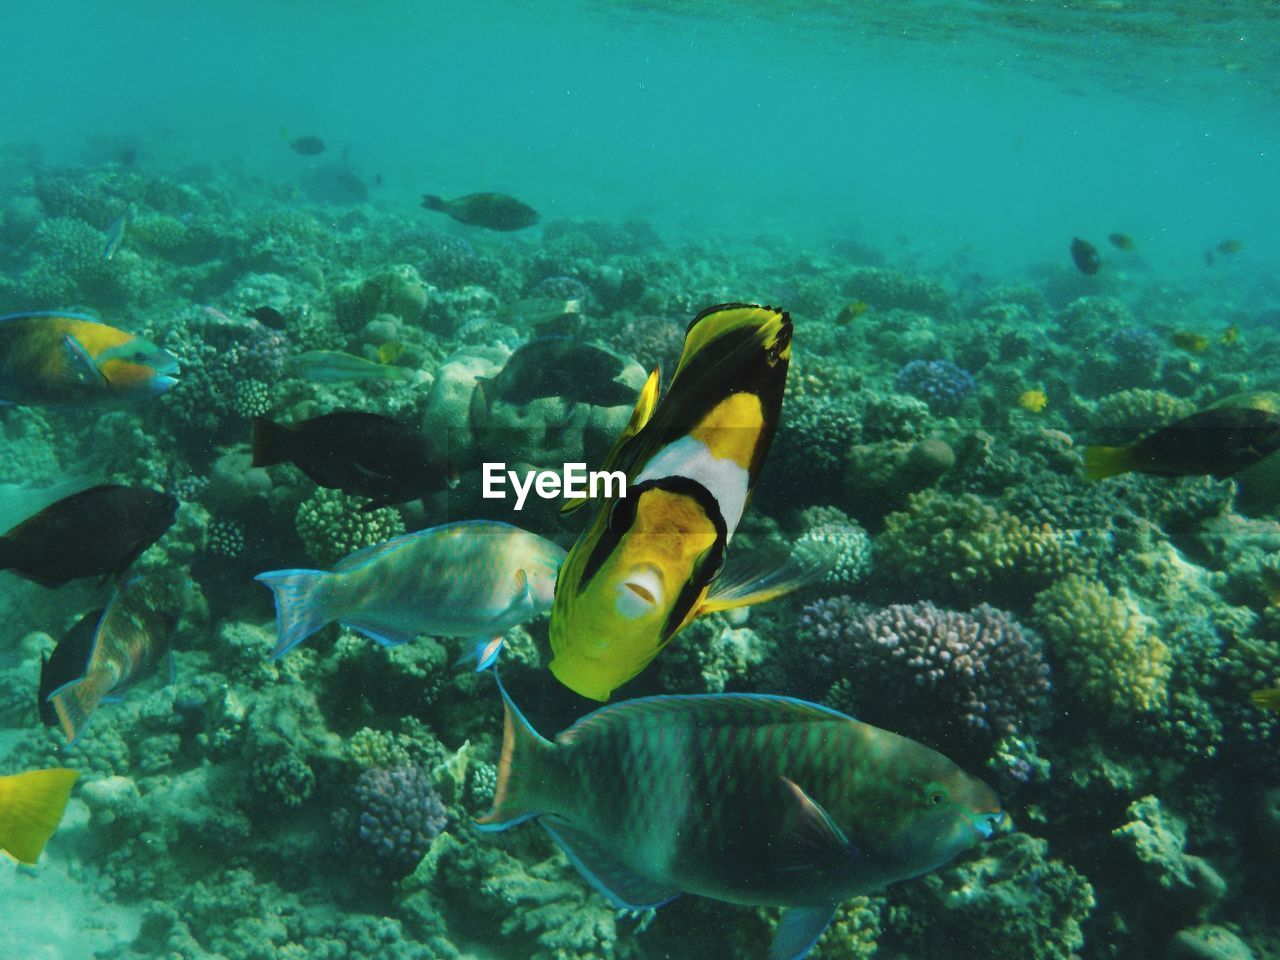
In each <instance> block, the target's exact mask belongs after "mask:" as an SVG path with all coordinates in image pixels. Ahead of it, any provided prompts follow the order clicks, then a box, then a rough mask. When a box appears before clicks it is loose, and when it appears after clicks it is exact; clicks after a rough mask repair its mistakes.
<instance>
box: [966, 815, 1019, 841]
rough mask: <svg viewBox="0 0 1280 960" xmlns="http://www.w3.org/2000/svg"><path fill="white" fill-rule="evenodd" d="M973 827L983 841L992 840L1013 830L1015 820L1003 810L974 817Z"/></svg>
mask: <svg viewBox="0 0 1280 960" xmlns="http://www.w3.org/2000/svg"><path fill="white" fill-rule="evenodd" d="M973 827H974V829H975V830H977V831H978V835H979V836H981V837H982V839H983V840H990V839H991V838H992V837H994V836H995V835H996V834H997V833H1008V832H1009V831H1011V830H1013V818H1012V817H1011V816H1009V814H1007V813H1005V812H1004V811H1003V810H998V811H996V812H995V813H978V814H975V815H974V816H973Z"/></svg>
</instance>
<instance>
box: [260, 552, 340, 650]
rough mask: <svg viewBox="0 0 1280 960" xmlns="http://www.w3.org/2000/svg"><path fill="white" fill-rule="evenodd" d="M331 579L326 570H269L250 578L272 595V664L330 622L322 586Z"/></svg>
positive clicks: (331, 620)
mask: <svg viewBox="0 0 1280 960" xmlns="http://www.w3.org/2000/svg"><path fill="white" fill-rule="evenodd" d="M330 576H332V574H330V573H329V572H328V571H325V570H270V571H268V572H266V573H260V574H258V575H257V576H256V577H254V578H253V579H255V580H257V581H258V582H259V583H265V584H266V585H267V586H268V587H270V588H271V592H272V593H273V594H275V601H276V645H275V649H273V650H272V651H271V659H272V660H276V659H278V658H280V657H282V656H284V655H285V654H286V653H288V652H289V651H290V650H292V649H293V648H294V647H296V646H297V645H298V644H300V643H301V642H302V641H303V640H305V639H307V637H309V636H311V635H312V634H313V633H315V632H316V631H317V630H320V629H321V628H323V627H325V626H328V625H329V624H330V623H332V622H333V620H334V618H333V616H331V615H330V613H329V611H328V610H327V609H326V606H325V602H324V599H325V594H324V585H325V582H326V580H327V579H328V578H329V577H330Z"/></svg>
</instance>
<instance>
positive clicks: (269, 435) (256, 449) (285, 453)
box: [253, 417, 293, 467]
mask: <svg viewBox="0 0 1280 960" xmlns="http://www.w3.org/2000/svg"><path fill="white" fill-rule="evenodd" d="M292 434H293V431H292V430H291V429H290V428H289V427H286V426H284V425H282V424H279V423H276V422H275V421H274V420H269V419H267V418H266V417H254V418H253V465H254V466H255V467H269V466H272V465H273V464H276V463H284V462H285V461H286V460H288V459H289V456H290V453H289V440H290V437H291V436H292Z"/></svg>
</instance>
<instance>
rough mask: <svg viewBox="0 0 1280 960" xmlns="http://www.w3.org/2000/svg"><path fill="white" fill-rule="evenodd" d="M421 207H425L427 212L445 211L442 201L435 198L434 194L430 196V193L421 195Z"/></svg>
mask: <svg viewBox="0 0 1280 960" xmlns="http://www.w3.org/2000/svg"><path fill="white" fill-rule="evenodd" d="M422 205H423V206H424V207H426V208H427V209H428V210H441V211H443V210H444V209H445V202H444V200H442V199H441V198H440V197H437V196H436V195H435V194H432V193H424V194H423V195H422Z"/></svg>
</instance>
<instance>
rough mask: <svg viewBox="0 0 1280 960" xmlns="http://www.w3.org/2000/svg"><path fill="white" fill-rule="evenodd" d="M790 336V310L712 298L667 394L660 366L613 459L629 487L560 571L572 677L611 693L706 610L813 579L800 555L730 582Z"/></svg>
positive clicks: (558, 659) (605, 503)
mask: <svg viewBox="0 0 1280 960" xmlns="http://www.w3.org/2000/svg"><path fill="white" fill-rule="evenodd" d="M791 336H792V324H791V318H790V317H789V316H788V315H787V314H786V313H784V312H783V311H781V310H775V309H773V308H771V307H760V306H754V305H748V304H725V305H722V306H718V307H713V308H711V309H709V310H704V311H703V312H702V313H700V314H698V316H697V317H695V318H694V320H693V322H692V323H691V324H690V325H689V329H688V331H687V333H686V334H685V343H684V350H683V353H682V354H681V356H680V361H679V364H678V365H677V367H676V372H675V376H674V377H673V378H672V381H671V386H670V388H669V389H668V391H667V393H666V395H665V396H664V397H662V398H661V400H659V398H658V382H659V378H658V371H656V370H655V371H654V373H653V374H652V375H651V376H650V378H649V382H648V383H647V384H646V385H645V388H644V389H643V390H642V391H641V393H640V398H639V400H638V402H637V403H636V407H635V411H634V413H633V414H632V417H631V420H630V422H629V423H628V424H627V426H626V428H625V429H624V430H623V431H622V434H621V435H620V436H619V437H618V440H617V441H616V442H615V444H614V447H613V449H612V450H610V452H609V454H608V456H607V457H606V459H605V463H604V467H605V468H606V469H611V470H621V471H623V472H624V473H625V475H626V477H627V487H626V490H625V491H624V495H623V496H615V497H610V498H605V499H602V500H601V501H600V502H599V504H598V506H597V509H596V513H595V516H594V517H593V518H592V522H591V524H590V525H589V526H588V528H587V530H586V531H585V532H584V533H583V534H582V536H581V537H579V538H578V541H577V543H575V544H574V546H573V548H572V549H571V550H570V551H569V555H568V557H567V558H566V559H565V563H564V566H563V568H562V570H561V572H560V575H559V578H558V580H557V582H556V593H555V600H554V603H553V605H552V610H551V625H550V634H551V647H552V651H553V652H554V654H555V656H554V659H553V660H552V662H551V670H552V672H553V673H554V674H555V676H556V677H557V678H559V680H560V681H561V682H562V683H564V684H565V685H566V686H568V687H569V688H571V689H572V690H575V691H577V692H578V693H580V694H582V695H583V696H585V697H590V698H592V699H595V700H607V699H608V698H609V696H610V694H611V693H612V692H613V691H614V690H615V689H616V688H617V687H619V686H620V685H622V684H623V683H625V682H626V681H628V680H630V679H631V678H632V677H634V676H635V675H636V674H638V673H639V672H640V671H641V670H643V669H644V667H645V666H646V665H647V664H648V663H649V662H650V661H651V660H653V658H654V657H655V656H657V654H658V653H659V651H661V650H662V648H663V647H664V646H665V645H666V644H667V643H668V642H669V641H670V640H671V638H672V637H674V636H675V635H676V634H677V633H678V632H679V631H680V630H681V629H682V628H683V627H684V626H685V625H686V624H688V623H689V622H690V621H691V620H693V619H694V618H695V617H697V616H700V615H702V614H705V613H711V612H714V611H716V610H725V609H729V608H732V607H739V606H746V605H748V604H751V603H759V602H761V601H763V600H768V599H771V598H772V597H776V596H780V595H781V594H783V593H786V592H788V591H790V590H793V589H795V588H796V586H798V585H800V584H801V583H805V582H809V581H810V580H811V579H812V578H813V574H814V571H813V570H812V569H810V568H811V567H812V565H811V564H810V565H806V564H796V563H789V564H786V565H784V566H783V567H782V568H780V569H779V570H776V571H772V572H771V573H769V574H767V575H765V576H761V577H753V578H751V579H750V580H749V581H743V580H735V582H733V583H729V582H727V581H726V582H725V583H724V585H723V587H722V586H721V585H720V584H719V583H717V578H718V577H719V574H720V571H721V569H722V567H723V564H724V560H725V554H726V550H727V548H728V545H729V542H730V541H731V540H732V538H733V535H734V532H735V531H736V530H737V527H738V523H739V521H740V520H741V519H742V515H743V512H744V511H745V509H746V506H747V501H748V500H749V498H750V496H751V492H752V490H753V489H754V487H755V483H756V480H757V478H758V477H759V474H760V469H761V467H762V466H763V465H764V460H765V457H766V455H767V454H768V452H769V447H770V444H771V443H772V442H773V436H774V433H775V431H776V430H777V427H778V420H779V416H780V414H781V410H782V397H783V391H784V389H785V387H786V378H787V366H788V363H789V361H790V358H791ZM579 505H581V503H576V504H571V505H570V508H572V507H573V506H579Z"/></svg>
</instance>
